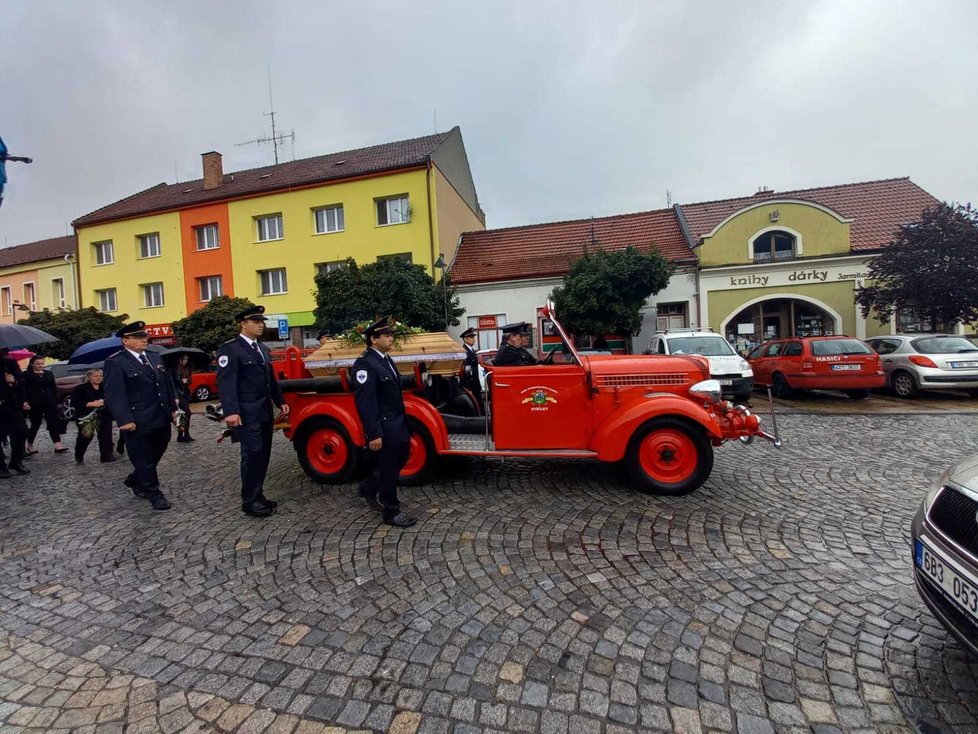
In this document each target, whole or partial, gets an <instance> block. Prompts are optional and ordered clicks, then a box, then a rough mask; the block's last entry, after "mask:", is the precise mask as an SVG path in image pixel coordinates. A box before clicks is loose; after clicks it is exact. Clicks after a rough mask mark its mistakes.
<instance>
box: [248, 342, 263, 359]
mask: <svg viewBox="0 0 978 734" xmlns="http://www.w3.org/2000/svg"><path fill="white" fill-rule="evenodd" d="M251 348H252V349H254V350H255V356H256V357H258V361H259V362H261V363H262V364H265V360H264V358H262V356H261V350H260V349H259V348H258V342H252V343H251Z"/></svg>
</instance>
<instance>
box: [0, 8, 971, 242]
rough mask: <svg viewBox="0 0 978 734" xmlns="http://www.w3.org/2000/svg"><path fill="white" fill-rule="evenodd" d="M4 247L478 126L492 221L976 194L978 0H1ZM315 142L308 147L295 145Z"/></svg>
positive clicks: (485, 200)
mask: <svg viewBox="0 0 978 734" xmlns="http://www.w3.org/2000/svg"><path fill="white" fill-rule="evenodd" d="M0 27H2V29H3V30H2V39H0V136H2V137H3V138H4V139H5V141H6V142H7V145H8V147H9V148H10V151H11V153H20V154H25V155H30V156H33V157H34V159H35V162H34V163H33V164H32V165H30V166H25V165H23V164H8V175H9V177H10V182H9V183H8V188H7V191H6V197H5V200H4V203H3V206H2V208H0V246H2V245H15V244H21V243H24V242H30V241H33V240H36V239H41V238H45V237H52V236H58V235H63V234H65V233H66V226H67V223H68V222H70V221H71V220H72V219H74V218H76V217H79V216H81V215H82V214H85V213H87V212H89V211H92V210H94V209H97V208H98V207H100V206H103V205H105V204H108V203H110V202H113V201H115V200H117V199H119V198H122V197H125V196H128V195H130V194H132V193H135V192H136V191H139V190H141V189H144V188H147V187H149V186H152V185H154V184H157V183H159V182H161V181H166V182H168V183H172V182H173V181H174V180H175V179H176V177H177V176H179V179H180V180H188V179H192V178H199V177H200V176H201V172H200V153H202V152H204V151H208V150H218V151H220V152H222V153H223V154H224V170H225V171H234V170H240V169H244V168H251V167H255V166H260V165H266V164H269V163H272V162H273V158H272V148H271V146H270V145H265V146H246V147H235V145H234V144H235V143H238V142H242V141H246V140H250V139H253V138H257V137H259V136H263V135H267V134H269V132H270V131H269V126H268V118H267V117H264V116H263V113H264V112H266V111H267V110H268V108H269V102H268V78H267V75H268V71H267V70H268V68H269V67H270V68H271V75H272V83H273V87H274V98H275V108H276V111H277V120H278V123H279V126H280V128H281V129H282V130H284V131H286V132H288V131H290V130H292V129H295V134H296V140H295V156H296V157H297V158H303V157H308V156H314V155H321V154H324V153H329V152H333V151H340V150H346V149H349V148H356V147H361V146H366V145H373V144H377V143H383V142H389V141H393V140H400V139H403V138H410V137H416V136H420V135H427V134H429V133H431V132H432V131H433V130H434V129H435V111H437V129H438V130H439V131H444V130H447V129H449V128H451V127H452V126H453V125H459V126H460V127H461V129H462V135H463V137H464V139H465V144H466V148H467V151H468V155H469V162H470V164H471V167H472V172H473V175H474V177H475V183H476V188H477V190H478V192H479V198H480V200H481V202H482V206H483V209H484V210H485V212H486V215H487V224H488V226H489V227H491V228H496V227H505V226H512V225H520V224H530V223H536V222H546V221H555V220H560V219H574V218H581V217H588V216H592V215H596V216H600V215H606V214H614V213H624V212H631V211H641V210H646V209H655V208H661V207H664V206H665V205H666V191H667V190H669V191H671V192H672V197H673V200H674V201H680V202H693V201H703V200H709V199H715V198H727V197H733V196H741V195H747V194H751V193H753V192H754V191H756V190H757V188H758V186H761V185H766V186H770V187H772V188H774V189H776V190H779V189H780V190H786V189H793V188H799V187H805V186H822V185H830V184H836V183H845V182H852V181H865V180H873V179H879V178H890V177H894V176H910V177H911V178H912V179H913V180H914V181H916V182H917V183H918V184H920V185H921V186H923V187H924V188H925V189H927V190H928V191H930V192H931V193H932V194H934V195H935V196H937V197H938V198H941V199H946V200H952V201H976V200H978V197H976V192H978V156H976V155H975V152H974V126H975V122H976V120H978V95H976V94H975V79H976V78H978V52H976V44H975V38H976V32H978V2H974V0H961V1H960V2H952V1H942V2H921V1H920V0H915V1H909V0H880V1H878V2H858V1H856V0H849V1H847V2H781V1H777V2H760V1H758V2H738V1H728V0H716V1H715V2H689V3H680V2H624V1H621V2H614V1H611V2H603V1H602V2H593V1H590V2H566V1H561V2H533V1H532V0H512V1H508V2H493V1H490V2H482V3H470V2H458V0H448V1H445V2H434V1H430V2H421V1H420V0H418V1H414V0H402V1H401V2H394V1H393V0H389V1H387V2H373V1H371V0H356V1H354V2H323V1H322V0H302V1H300V0H294V1H292V2H284V1H283V2H259V1H258V0H211V1H208V2H200V1H199V0H194V1H193V2H184V1H182V0H177V1H174V0H170V1H168V2H165V3H161V2H156V1H155V0H154V1H153V2H144V1H142V0H118V2H101V1H97V0H86V2H83V3H82V2H69V1H68V0H65V1H64V2H51V1H49V0H4V2H3V3H2V4H0ZM291 157H292V149H291V146H290V145H288V144H287V145H286V147H285V149H284V159H286V160H288V159H290V158H291Z"/></svg>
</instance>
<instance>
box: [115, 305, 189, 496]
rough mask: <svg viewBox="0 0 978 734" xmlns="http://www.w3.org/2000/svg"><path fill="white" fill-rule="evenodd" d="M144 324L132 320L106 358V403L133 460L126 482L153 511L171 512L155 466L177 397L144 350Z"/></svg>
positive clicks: (155, 358) (156, 361) (160, 368)
mask: <svg viewBox="0 0 978 734" xmlns="http://www.w3.org/2000/svg"><path fill="white" fill-rule="evenodd" d="M145 326H146V324H144V323H143V322H142V321H134V322H133V323H131V324H126V325H125V326H123V327H122V328H121V329H119V331H117V332H116V336H118V337H121V338H122V347H123V348H122V349H121V350H119V351H118V352H116V353H115V354H113V355H112V356H111V357H109V358H108V359H107V360H105V382H104V385H105V405H106V407H107V408H108V410H109V414H110V415H111V416H112V418H113V419H114V420H115V422H116V423H117V424H118V425H119V433H120V434H121V435H122V436H123V439H124V440H125V443H126V452H127V453H128V454H129V461H131V462H132V468H133V471H132V473H131V474H130V475H129V476H128V477H126V479H125V482H124V484H125V485H126V486H127V487H129V489H131V490H132V493H133V494H134V495H136V496H137V497H145V498H146V499H148V500H149V502H150V504H151V505H153V509H155V510H168V509H170V503H169V502H168V501H167V499H166V497H164V496H163V492H161V491H160V477H159V474H158V473H157V471H156V466H157V464H159V462H160V459H162V458H163V454H164V453H166V447H167V446H168V445H169V443H170V424H171V423H172V422H173V419H174V417H175V416H176V409H177V401H176V396H175V395H174V394H173V383H171V382H170V378H169V377H167V374H166V370H165V369H164V367H163V365H162V363H161V362H160V358H159V356H158V355H156V354H154V353H152V352H147V351H146V343H147V339H146V337H147V334H146V331H145V330H144V327H145Z"/></svg>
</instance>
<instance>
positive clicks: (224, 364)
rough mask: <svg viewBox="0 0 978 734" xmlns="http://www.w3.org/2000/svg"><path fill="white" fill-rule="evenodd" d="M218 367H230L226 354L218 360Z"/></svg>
mask: <svg viewBox="0 0 978 734" xmlns="http://www.w3.org/2000/svg"><path fill="white" fill-rule="evenodd" d="M217 366H218V367H227V366H228V356H227V355H226V354H222V355H221V356H220V357H218V358H217Z"/></svg>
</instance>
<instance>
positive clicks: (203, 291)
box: [197, 275, 224, 302]
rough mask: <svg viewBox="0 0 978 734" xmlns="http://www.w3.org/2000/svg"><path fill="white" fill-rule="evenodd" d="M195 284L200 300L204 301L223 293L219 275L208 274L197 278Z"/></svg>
mask: <svg viewBox="0 0 978 734" xmlns="http://www.w3.org/2000/svg"><path fill="white" fill-rule="evenodd" d="M197 286H198V290H199V292H200V300H201V301H204V302H206V301H209V300H211V299H212V298H217V297H218V296H221V295H224V286H223V284H222V283H221V276H220V275H208V276H207V277H206V278H197Z"/></svg>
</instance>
